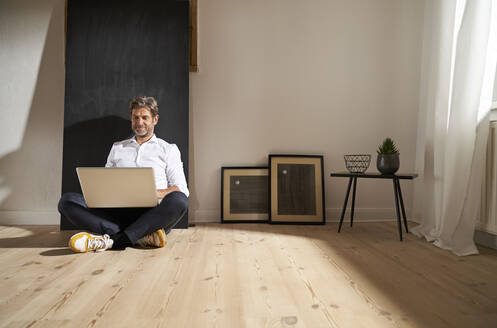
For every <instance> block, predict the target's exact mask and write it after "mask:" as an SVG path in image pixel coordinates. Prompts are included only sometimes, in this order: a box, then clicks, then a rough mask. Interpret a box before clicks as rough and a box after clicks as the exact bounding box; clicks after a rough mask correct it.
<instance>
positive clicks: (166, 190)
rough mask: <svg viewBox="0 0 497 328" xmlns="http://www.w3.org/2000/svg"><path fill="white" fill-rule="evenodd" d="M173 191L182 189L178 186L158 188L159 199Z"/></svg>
mask: <svg viewBox="0 0 497 328" xmlns="http://www.w3.org/2000/svg"><path fill="white" fill-rule="evenodd" d="M173 191H180V190H179V188H178V186H171V187H169V188H166V189H157V199H162V198H164V197H166V195H167V194H169V193H172V192H173Z"/></svg>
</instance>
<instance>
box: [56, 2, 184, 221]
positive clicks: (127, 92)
mask: <svg viewBox="0 0 497 328" xmlns="http://www.w3.org/2000/svg"><path fill="white" fill-rule="evenodd" d="M188 6H189V3H188V1H174V0H169V1H168V0H120V1H115V0H69V1H68V8H67V47H66V89H65V108H64V149H63V152H64V153H63V176H62V192H68V191H75V192H81V190H80V187H79V182H78V179H77V176H76V170H75V168H76V167H78V166H104V165H105V162H106V160H107V155H108V153H109V150H110V148H111V146H112V143H113V142H114V141H118V140H122V139H125V138H127V137H129V136H131V135H132V131H131V123H130V121H129V110H128V103H129V101H130V100H131V99H132V98H133V97H134V96H136V95H145V96H153V97H155V98H156V99H157V102H158V104H159V115H160V118H159V123H158V125H157V126H156V127H155V133H156V135H157V136H158V137H159V138H162V139H164V140H166V141H167V142H170V143H175V144H177V145H178V147H179V149H180V151H181V156H182V160H183V163H184V168H185V175H186V177H187V178H188V90H189V86H188V84H189V82H188V74H189V73H188ZM187 226H188V219H187V218H184V220H182V222H181V223H180V225H179V227H182V228H185V227H187ZM61 228H62V229H72V228H75V227H73V226H72V225H71V224H70V223H69V222H68V221H67V220H66V219H65V218H64V217H62V218H61Z"/></svg>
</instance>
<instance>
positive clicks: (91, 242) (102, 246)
mask: <svg viewBox="0 0 497 328" xmlns="http://www.w3.org/2000/svg"><path fill="white" fill-rule="evenodd" d="M113 243H114V241H113V240H112V239H110V237H109V235H103V236H102V235H93V234H91V233H88V232H78V233H77V234H75V235H73V236H72V237H71V239H69V247H70V248H71V249H72V250H73V251H75V252H77V253H86V252H88V251H95V252H102V251H105V250H106V249H109V248H112V244H113Z"/></svg>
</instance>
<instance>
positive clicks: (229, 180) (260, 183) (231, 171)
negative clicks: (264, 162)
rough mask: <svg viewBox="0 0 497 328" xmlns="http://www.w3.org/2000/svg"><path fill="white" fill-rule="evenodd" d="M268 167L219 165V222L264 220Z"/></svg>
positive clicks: (267, 200) (265, 219)
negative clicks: (220, 166)
mask: <svg viewBox="0 0 497 328" xmlns="http://www.w3.org/2000/svg"><path fill="white" fill-rule="evenodd" d="M268 173H269V172H268V168H267V167H266V166H225V167H222V168H221V223H248V222H258V223H261V222H268V208H269V207H268V202H269V196H268Z"/></svg>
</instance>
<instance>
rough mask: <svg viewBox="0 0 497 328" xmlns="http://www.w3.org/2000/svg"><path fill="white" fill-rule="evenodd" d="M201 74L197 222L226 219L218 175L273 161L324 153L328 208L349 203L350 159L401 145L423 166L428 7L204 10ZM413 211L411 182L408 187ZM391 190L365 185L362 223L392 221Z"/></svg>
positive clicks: (224, 1)
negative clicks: (384, 144) (422, 73)
mask: <svg viewBox="0 0 497 328" xmlns="http://www.w3.org/2000/svg"><path fill="white" fill-rule="evenodd" d="M199 6H200V7H199V66H200V72H199V73H192V74H191V96H190V97H191V113H192V119H191V127H190V131H191V140H192V144H191V146H192V147H191V152H192V154H191V158H192V159H193V162H192V168H193V170H192V172H191V176H190V182H191V187H192V195H191V200H190V213H192V215H193V217H194V219H195V220H196V221H204V220H219V216H220V196H219V195H220V168H221V166H223V165H264V164H266V163H267V155H268V154H269V153H295V154H323V155H324V159H325V188H326V207H327V213H328V216H329V219H336V218H337V214H338V210H339V208H340V207H341V206H342V204H343V197H344V193H345V188H346V181H345V179H331V178H330V177H329V173H330V172H331V171H336V170H344V169H345V167H344V162H343V155H344V154H348V153H369V154H374V156H373V161H374V162H372V164H371V170H373V171H375V170H376V164H375V161H376V154H375V149H376V148H377V145H378V144H379V143H380V142H381V141H382V139H383V138H385V137H387V136H390V137H392V138H394V140H395V141H397V143H398V146H399V148H400V152H401V170H402V171H412V170H413V167H414V154H415V134H416V121H417V119H416V117H417V109H418V83H419V70H420V54H421V34H422V26H423V1H409V0H405V1H399V0H376V1H371V0H353V1H349V0H334V1H332V0H312V1H303V0H293V1H288V0H252V1H232V0H209V1H199ZM402 185H403V188H404V189H403V191H404V196H405V200H406V205H407V206H408V207H410V204H411V185H410V183H403V184H402ZM392 188H393V187H392V185H391V182H389V181H379V180H360V181H359V184H358V196H357V197H358V203H357V206H358V208H359V213H358V216H359V218H362V219H381V218H392V217H393V215H394V211H393V204H394V203H393V191H392Z"/></svg>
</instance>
